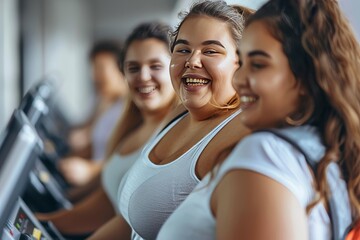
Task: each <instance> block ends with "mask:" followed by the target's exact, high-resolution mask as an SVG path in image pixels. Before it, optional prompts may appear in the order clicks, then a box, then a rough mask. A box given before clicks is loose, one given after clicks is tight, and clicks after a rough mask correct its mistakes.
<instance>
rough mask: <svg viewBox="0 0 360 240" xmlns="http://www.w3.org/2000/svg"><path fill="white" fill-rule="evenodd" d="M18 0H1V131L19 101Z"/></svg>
mask: <svg viewBox="0 0 360 240" xmlns="http://www.w3.org/2000/svg"><path fill="white" fill-rule="evenodd" d="M17 7H18V5H17V1H14V0H0V131H1V130H2V129H3V128H4V127H5V125H6V124H7V122H8V120H9V118H10V116H11V114H12V112H13V110H14V109H15V108H16V107H17V106H18V103H19V91H18V90H19V53H18V43H19V42H18V40H19V31H18V30H19V29H18V26H19V24H18V12H17Z"/></svg>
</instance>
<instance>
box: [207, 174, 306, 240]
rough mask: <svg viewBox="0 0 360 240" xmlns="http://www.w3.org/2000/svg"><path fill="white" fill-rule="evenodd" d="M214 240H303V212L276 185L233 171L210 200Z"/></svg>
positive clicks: (264, 177)
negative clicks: (214, 227)
mask: <svg viewBox="0 0 360 240" xmlns="http://www.w3.org/2000/svg"><path fill="white" fill-rule="evenodd" d="M211 207H212V210H213V213H214V215H215V216H216V219H217V221H216V235H217V236H216V237H217V239H252V240H260V239H261V240H263V239H266V240H271V239H276V240H288V239H292V240H298V239H299V240H300V239H302V240H303V239H307V238H308V237H307V236H308V232H307V218H306V213H305V210H304V209H303V207H302V206H300V203H299V202H298V200H297V199H296V198H295V196H294V195H293V194H292V193H291V192H290V191H289V190H288V189H287V188H286V187H284V186H283V185H281V184H280V183H278V182H276V181H274V180H272V179H270V178H268V177H266V176H264V175H261V174H259V173H255V172H252V171H248V170H233V171H230V172H229V173H227V174H226V175H225V176H224V177H223V179H222V180H221V181H220V183H219V185H218V186H217V188H216V190H215V191H214V193H213V195H212V199H211Z"/></svg>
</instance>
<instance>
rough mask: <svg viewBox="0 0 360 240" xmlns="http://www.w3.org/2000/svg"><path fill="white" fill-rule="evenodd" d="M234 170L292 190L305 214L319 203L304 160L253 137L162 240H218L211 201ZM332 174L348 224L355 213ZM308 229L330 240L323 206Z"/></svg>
mask: <svg viewBox="0 0 360 240" xmlns="http://www.w3.org/2000/svg"><path fill="white" fill-rule="evenodd" d="M300 141H301V139H300ZM303 144H305V145H308V146H309V147H311V148H312V149H313V150H314V154H323V153H324V147H323V145H322V144H321V143H320V141H319V138H316V137H315V138H312V139H311V140H310V141H309V140H304V142H303ZM320 156H321V155H320ZM233 169H248V170H252V171H255V172H258V173H261V174H263V175H265V176H268V177H269V178H271V179H274V180H275V181H277V182H279V183H281V184H282V185H284V186H285V187H286V188H288V189H289V190H290V192H292V193H293V194H294V196H295V197H296V198H297V199H298V201H299V203H300V204H301V206H302V207H303V208H306V206H307V205H308V204H309V203H310V202H311V201H312V200H313V198H314V194H315V192H314V190H313V187H312V181H313V177H312V175H311V173H310V170H309V167H308V164H307V162H306V160H305V158H304V155H303V154H302V153H300V152H299V151H298V150H297V149H295V148H294V147H293V146H292V145H290V144H289V143H288V142H286V141H285V140H283V139H281V138H279V137H277V136H275V135H274V134H272V133H268V132H260V133H256V134H252V135H250V136H248V137H246V138H244V139H243V140H242V141H241V142H240V143H238V145H237V146H236V147H235V148H234V150H233V151H232V153H231V154H230V155H229V157H228V158H227V159H226V160H225V161H224V163H223V164H222V165H221V166H220V168H219V171H218V172H217V173H216V175H215V178H214V179H212V180H211V182H210V184H209V177H210V176H209V174H208V175H207V176H206V177H205V178H204V179H203V180H202V181H201V182H200V183H199V185H198V186H197V187H196V188H195V190H194V191H193V192H192V193H191V194H190V195H189V196H188V197H187V199H186V200H185V201H184V202H183V203H182V204H181V205H180V206H179V207H178V208H177V209H176V211H175V212H174V213H173V214H172V215H171V216H170V217H169V218H168V219H167V221H166V222H165V223H164V225H163V226H162V228H161V230H160V232H159V234H158V238H157V239H158V240H165V239H172V240H178V239H179V240H180V239H197V240H202V239H204V240H205V239H206V240H211V239H215V238H216V234H215V231H216V219H215V218H214V216H213V214H212V212H211V208H210V199H211V196H212V193H213V190H214V189H215V187H216V186H217V184H218V183H219V181H220V180H221V179H222V178H223V176H224V175H225V174H226V173H228V172H229V171H230V170H233ZM329 170H330V174H328V178H330V179H329V181H335V185H336V186H337V188H336V193H334V194H335V196H336V197H337V198H343V200H344V201H343V202H345V203H346V204H344V205H343V206H342V211H341V212H342V213H343V216H341V220H342V221H344V222H345V223H349V222H350V221H351V213H350V207H349V200H348V194H347V190H346V185H345V182H344V181H343V180H341V179H340V178H339V174H340V173H339V168H338V166H337V165H336V164H334V163H332V164H330V166H329ZM308 227H309V228H308V229H309V239H310V240H325V239H326V240H329V239H331V235H332V233H331V223H330V219H329V216H328V214H327V212H326V210H325V208H324V206H323V205H322V204H318V205H317V206H315V207H314V208H313V209H312V211H311V213H310V214H309V216H308Z"/></svg>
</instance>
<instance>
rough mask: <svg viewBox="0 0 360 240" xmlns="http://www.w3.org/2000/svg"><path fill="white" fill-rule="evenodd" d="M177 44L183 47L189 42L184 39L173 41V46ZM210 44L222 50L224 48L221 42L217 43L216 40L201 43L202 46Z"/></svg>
mask: <svg viewBox="0 0 360 240" xmlns="http://www.w3.org/2000/svg"><path fill="white" fill-rule="evenodd" d="M177 44H185V45H189V41H187V40H185V39H178V40H176V41H175V44H174V46H175V45H177ZM211 44H215V45H218V46H220V47H222V48H225V47H224V45H222V44H221V42H219V41H217V40H207V41H204V42H202V45H205V46H206V45H211Z"/></svg>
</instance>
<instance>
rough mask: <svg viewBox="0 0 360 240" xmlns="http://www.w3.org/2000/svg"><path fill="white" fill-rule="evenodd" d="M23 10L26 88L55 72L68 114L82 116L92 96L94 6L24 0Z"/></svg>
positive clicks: (69, 0) (73, 118)
mask: <svg viewBox="0 0 360 240" xmlns="http://www.w3.org/2000/svg"><path fill="white" fill-rule="evenodd" d="M23 11H24V16H23V19H24V20H23V24H24V28H23V33H24V81H25V91H26V90H28V89H29V88H30V87H31V86H33V85H34V84H35V83H36V82H38V81H39V80H41V79H42V78H43V77H44V76H46V75H51V76H55V78H56V79H57V80H58V81H57V83H58V85H59V86H58V87H59V92H58V96H57V97H58V100H57V102H58V103H59V104H60V107H61V108H63V109H64V113H65V114H66V117H68V118H69V120H70V121H71V122H78V121H81V120H83V118H85V117H86V115H87V114H88V112H89V111H90V107H91V104H89V102H91V101H92V96H93V95H92V85H91V81H90V64H89V62H88V51H89V48H90V46H91V43H92V41H93V35H92V33H93V29H92V22H91V6H89V4H88V1H87V0H76V1H75V0H61V1H60V0H24V7H23Z"/></svg>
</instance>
